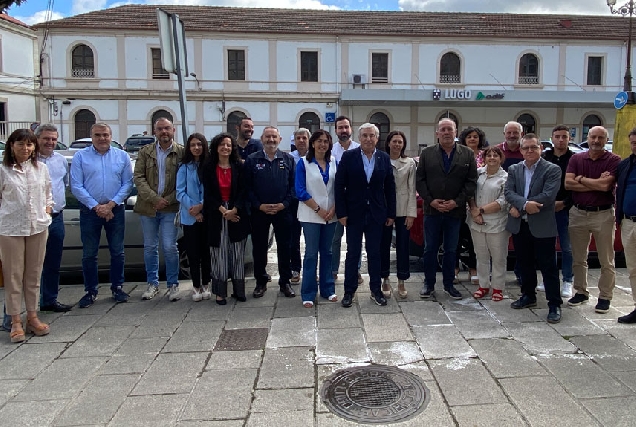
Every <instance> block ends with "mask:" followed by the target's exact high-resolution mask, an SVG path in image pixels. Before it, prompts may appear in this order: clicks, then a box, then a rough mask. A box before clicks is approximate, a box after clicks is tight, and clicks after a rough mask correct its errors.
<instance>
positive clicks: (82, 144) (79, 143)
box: [68, 138, 124, 151]
mask: <svg viewBox="0 0 636 427" xmlns="http://www.w3.org/2000/svg"><path fill="white" fill-rule="evenodd" d="M92 143H93V140H92V139H91V138H80V139H77V140H75V141H73V142H71V145H69V146H68V149H69V150H74V151H77V150H81V149H82V148H86V147H88V146H89V145H91V144H92ZM110 146H111V147H115V148H119V149H120V150H123V149H124V147H122V146H121V144H120V143H119V142H117V141H111V142H110Z"/></svg>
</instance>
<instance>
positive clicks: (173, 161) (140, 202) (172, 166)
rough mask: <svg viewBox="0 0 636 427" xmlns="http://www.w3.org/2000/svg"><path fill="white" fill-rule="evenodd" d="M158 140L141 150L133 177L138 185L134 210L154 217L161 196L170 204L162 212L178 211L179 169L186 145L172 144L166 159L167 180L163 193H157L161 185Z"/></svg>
mask: <svg viewBox="0 0 636 427" xmlns="http://www.w3.org/2000/svg"><path fill="white" fill-rule="evenodd" d="M157 144H158V143H157V142H155V143H154V144H148V145H145V146H144V147H142V148H141V150H139V155H138V156H137V162H136V163H135V173H134V175H133V179H134V181H135V186H136V187H137V192H138V196H137V202H136V203H135V209H134V211H135V212H136V213H138V214H140V215H145V216H151V217H154V216H155V214H156V211H155V208H154V205H155V203H157V202H158V201H159V199H160V198H162V197H163V198H164V199H166V200H167V201H168V203H169V204H168V206H167V207H165V208H164V209H162V210H161V212H177V211H178V210H179V202H178V201H177V170H178V169H179V165H180V164H181V158H182V157H183V153H184V150H185V149H184V147H183V145H179V144H177V143H176V142H175V143H174V144H173V145H172V152H170V153H169V154H168V158H167V159H166V182H165V186H164V190H163V194H157V188H158V187H159V166H158V165H157Z"/></svg>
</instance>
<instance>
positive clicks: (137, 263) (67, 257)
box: [60, 157, 273, 279]
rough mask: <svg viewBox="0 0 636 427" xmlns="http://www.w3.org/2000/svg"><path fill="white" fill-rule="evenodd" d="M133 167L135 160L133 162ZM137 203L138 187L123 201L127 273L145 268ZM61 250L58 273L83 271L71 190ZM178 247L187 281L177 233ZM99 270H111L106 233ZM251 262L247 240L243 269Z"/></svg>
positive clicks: (75, 203)
mask: <svg viewBox="0 0 636 427" xmlns="http://www.w3.org/2000/svg"><path fill="white" fill-rule="evenodd" d="M67 160H68V162H69V168H70V166H71V161H72V157H71V158H68V159H67ZM133 168H134V160H133ZM136 202H137V187H136V186H133V189H132V191H131V193H130V196H128V198H127V199H126V201H125V202H124V204H125V206H126V211H125V213H124V215H125V218H126V219H125V223H126V234H125V236H124V252H125V254H126V267H125V268H126V270H141V271H143V270H144V269H145V264H144V238H143V232H142V229H141V220H140V219H139V214H137V213H135V212H133V208H134V207H135V203H136ZM64 232H65V237H64V250H63V252H62V263H61V266H60V271H62V272H66V273H71V272H75V273H77V272H80V271H81V270H82V248H83V245H82V238H81V233H80V219H79V202H78V200H77V198H76V197H75V196H74V195H73V193H71V189H70V187H67V188H66V207H65V208H64ZM272 243H273V229H271V228H270V240H269V246H270V247H271V245H272ZM177 245H178V247H179V277H180V278H182V279H189V278H190V264H189V263H188V257H187V256H186V252H185V242H184V241H183V232H182V231H181V230H180V231H179V234H178V240H177ZM159 253H160V257H159V261H160V269H163V268H164V261H163V255H162V254H161V251H160V252H159ZM97 262H98V267H99V270H100V271H108V270H109V269H110V253H109V252H108V242H107V240H106V234H105V233H102V238H101V241H100V245H99V253H98V261H97ZM252 263H253V258H252V240H251V238H248V239H247V245H246V247H245V265H246V268H249V267H248V266H249V265H250V264H252Z"/></svg>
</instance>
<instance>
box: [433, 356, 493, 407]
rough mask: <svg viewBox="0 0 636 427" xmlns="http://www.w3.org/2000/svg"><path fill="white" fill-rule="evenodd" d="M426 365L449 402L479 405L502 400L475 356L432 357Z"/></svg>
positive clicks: (455, 404) (450, 403)
mask: <svg viewBox="0 0 636 427" xmlns="http://www.w3.org/2000/svg"><path fill="white" fill-rule="evenodd" d="M429 365H430V366H431V371H432V372H433V376H434V377H435V379H436V381H437V383H438V384H439V386H440V388H441V390H442V393H443V394H444V398H445V400H446V402H448V405H449V406H458V405H482V404H490V403H500V402H504V401H505V400H506V398H505V396H504V394H503V393H502V391H501V389H500V388H499V386H498V385H497V383H495V381H494V380H493V378H492V377H491V376H490V375H489V374H488V372H487V371H486V369H485V368H484V367H483V365H482V364H481V361H480V360H478V359H449V360H433V361H431V362H429Z"/></svg>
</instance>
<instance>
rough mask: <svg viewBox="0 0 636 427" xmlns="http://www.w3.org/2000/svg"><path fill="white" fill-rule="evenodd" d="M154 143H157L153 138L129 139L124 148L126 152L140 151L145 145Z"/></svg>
mask: <svg viewBox="0 0 636 427" xmlns="http://www.w3.org/2000/svg"><path fill="white" fill-rule="evenodd" d="M153 142H155V138H154V137H152V136H147V137H134V138H128V139H127V140H126V143H125V144H124V147H125V148H126V151H139V149H140V148H141V147H143V146H144V145H148V144H152V143H153Z"/></svg>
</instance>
